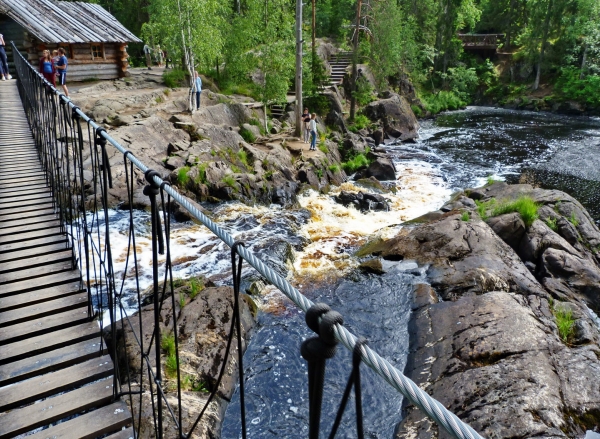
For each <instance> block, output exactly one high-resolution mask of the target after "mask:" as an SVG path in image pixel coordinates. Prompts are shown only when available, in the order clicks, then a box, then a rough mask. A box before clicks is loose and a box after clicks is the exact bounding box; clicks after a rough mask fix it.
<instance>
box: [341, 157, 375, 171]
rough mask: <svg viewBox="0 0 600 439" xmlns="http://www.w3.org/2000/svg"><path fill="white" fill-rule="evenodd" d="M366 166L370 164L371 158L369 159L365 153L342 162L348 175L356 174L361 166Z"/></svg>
mask: <svg viewBox="0 0 600 439" xmlns="http://www.w3.org/2000/svg"><path fill="white" fill-rule="evenodd" d="M366 166H369V159H367V157H366V156H365V155H364V154H358V155H357V156H355V157H354V158H352V159H351V160H348V161H347V162H345V163H342V168H344V171H346V173H347V174H348V175H350V174H354V173H355V172H356V171H358V170H359V169H360V168H364V167H366Z"/></svg>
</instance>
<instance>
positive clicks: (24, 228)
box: [0, 219, 60, 236]
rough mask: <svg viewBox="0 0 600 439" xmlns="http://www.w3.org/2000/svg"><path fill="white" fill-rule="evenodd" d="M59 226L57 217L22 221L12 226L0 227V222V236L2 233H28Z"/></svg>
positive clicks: (0, 225)
mask: <svg viewBox="0 0 600 439" xmlns="http://www.w3.org/2000/svg"><path fill="white" fill-rule="evenodd" d="M57 227H60V221H58V220H57V219H52V220H51V221H48V220H47V219H46V220H45V221H38V222H35V223H28V222H22V223H21V225H19V226H16V225H15V226H13V227H2V224H1V223H0V236H4V235H17V234H19V233H28V232H36V231H39V230H51V229H56V228H57Z"/></svg>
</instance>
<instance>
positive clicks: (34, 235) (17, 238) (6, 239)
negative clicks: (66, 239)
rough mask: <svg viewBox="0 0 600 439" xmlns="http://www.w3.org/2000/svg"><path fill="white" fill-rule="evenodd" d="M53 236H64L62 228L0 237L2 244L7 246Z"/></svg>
mask: <svg viewBox="0 0 600 439" xmlns="http://www.w3.org/2000/svg"><path fill="white" fill-rule="evenodd" d="M53 235H63V232H62V230H61V229H60V227H53V228H51V229H45V230H34V231H33V232H27V233H19V234H15V235H14V236H13V235H11V234H9V235H3V236H0V244H2V245H6V244H10V243H12V242H23V241H29V240H31V239H38V238H43V237H45V236H47V237H50V236H53Z"/></svg>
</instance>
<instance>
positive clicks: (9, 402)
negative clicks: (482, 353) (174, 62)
mask: <svg viewBox="0 0 600 439" xmlns="http://www.w3.org/2000/svg"><path fill="white" fill-rule="evenodd" d="M13 54H14V57H15V59H14V63H15V67H16V78H17V80H16V81H9V82H7V83H0V101H1V102H2V122H3V123H2V124H1V126H0V438H8V437H15V436H17V435H20V434H24V433H25V434H27V437H31V438H35V439H38V438H40V439H42V438H44V439H45V438H100V437H107V438H110V439H120V438H137V437H156V438H163V437H164V438H181V439H183V438H191V437H194V434H195V433H197V426H198V424H199V422H200V420H201V418H202V416H203V414H204V412H205V410H206V407H207V406H208V404H209V403H210V401H211V400H212V399H213V398H215V397H216V391H217V389H218V388H219V382H220V379H221V377H222V375H223V371H224V370H225V366H226V365H227V364H228V363H227V361H226V359H227V357H228V355H229V349H230V347H231V345H232V343H233V340H234V339H235V338H236V337H237V343H238V352H241V346H242V341H241V335H240V334H241V330H240V319H239V306H238V294H239V288H240V278H241V266H242V263H243V262H244V263H247V264H249V265H250V266H251V267H253V268H254V269H255V270H256V271H257V272H258V273H259V274H260V275H261V276H262V277H263V278H264V279H265V281H266V282H268V283H270V284H272V285H274V286H275V287H277V288H278V289H279V290H280V291H281V292H282V293H283V294H285V295H286V296H287V297H288V298H289V299H290V300H292V301H293V302H294V303H295V304H296V305H297V306H298V308H300V309H301V310H302V311H304V312H305V313H307V324H308V326H309V327H310V328H311V329H312V330H313V331H315V333H316V334H317V335H318V336H317V337H314V338H312V339H309V340H307V341H306V342H305V344H303V346H302V354H303V356H304V358H306V359H307V361H308V370H309V379H308V385H309V395H310V398H309V406H310V419H309V424H310V425H309V439H318V438H319V434H320V430H322V426H321V425H320V409H321V400H320V398H321V397H322V386H323V375H324V373H325V365H326V361H327V358H329V357H328V355H329V354H332V352H334V351H335V349H334V347H335V345H336V344H342V345H343V346H345V347H346V348H348V349H350V350H351V351H353V352H354V361H353V372H352V375H351V377H350V379H349V382H348V385H347V387H346V392H345V393H344V398H343V401H347V400H348V394H349V392H350V389H351V388H352V387H354V388H355V394H356V398H355V399H356V403H357V410H356V411H357V413H360V412H361V411H362V407H360V371H359V366H360V365H361V364H363V365H365V366H367V367H369V368H370V369H371V370H372V371H374V372H375V373H377V374H378V375H380V376H381V377H382V378H383V379H384V380H385V381H387V382H388V383H389V384H390V385H391V386H392V387H393V388H395V389H396V390H397V391H399V392H401V393H402V394H403V395H404V396H405V397H406V398H407V399H408V400H409V401H410V402H411V403H412V404H414V405H416V406H417V407H418V408H420V409H421V410H423V411H424V412H425V413H426V414H427V415H428V416H429V417H430V418H431V419H432V420H433V421H435V422H436V423H438V425H439V426H440V427H441V428H443V429H444V430H445V431H447V432H448V433H449V434H450V435H451V436H452V437H454V438H457V439H480V438H481V436H480V435H479V434H478V433H477V432H475V431H474V430H473V429H472V428H471V427H469V426H468V425H466V424H465V423H463V422H462V421H461V420H460V419H458V417H456V416H455V415H454V414H452V413H451V412H449V411H448V410H447V409H446V408H445V407H444V406H443V405H442V404H440V403H439V402H437V401H435V400H434V399H432V398H431V397H430V396H429V395H428V394H427V393H426V392H424V391H423V390H421V389H420V388H419V387H418V386H417V385H416V384H414V383H413V382H412V381H411V380H409V379H408V378H406V377H405V376H404V375H403V374H402V372H401V371H399V370H397V369H396V368H395V367H394V366H393V365H392V364H391V363H390V362H388V361H387V360H386V359H384V358H382V357H381V356H379V355H378V354H377V353H376V352H375V351H374V350H373V349H371V348H370V347H369V346H368V345H366V344H365V343H364V341H363V340H362V339H360V338H359V337H357V336H355V335H354V334H352V333H351V332H349V331H348V330H347V329H346V328H345V327H344V326H343V319H342V318H341V316H339V314H337V313H335V312H334V311H332V310H329V308H328V307H327V306H326V305H324V304H314V303H312V302H311V301H310V300H308V299H307V298H306V297H305V296H303V295H302V294H301V293H300V292H299V291H298V290H297V289H295V288H294V287H293V286H292V285H290V284H289V283H288V282H287V281H286V280H285V279H283V278H281V277H280V276H279V275H278V274H277V273H276V272H275V271H274V270H272V269H271V268H270V267H269V266H267V265H265V264H264V263H263V262H262V261H260V260H259V259H258V258H256V257H255V256H254V255H253V254H252V253H251V252H249V251H248V250H247V249H246V248H245V247H244V245H243V243H239V242H235V241H234V239H233V238H232V236H231V235H230V234H228V233H227V232H226V231H225V230H223V229H222V228H221V227H220V226H219V225H217V224H215V223H214V222H213V221H211V220H210V219H209V218H208V217H206V216H205V215H204V214H203V213H202V212H201V211H200V210H198V209H197V208H196V207H195V206H194V205H193V204H192V203H191V202H190V201H189V200H188V199H186V198H185V197H183V196H181V195H180V194H179V193H178V192H177V191H176V190H175V189H173V188H171V187H170V185H169V184H168V183H167V182H165V181H163V180H162V179H161V178H160V175H159V174H158V173H157V172H155V171H153V170H151V169H148V168H147V167H146V166H145V165H144V164H143V163H141V162H140V161H139V160H138V159H137V158H136V157H135V156H134V155H133V154H132V153H131V152H130V151H127V150H126V149H125V148H123V147H122V146H121V145H120V144H119V143H118V142H116V141H115V140H114V139H112V138H111V137H110V136H109V135H108V134H107V133H106V131H105V130H104V129H103V128H102V127H100V126H98V125H97V124H96V123H95V122H94V121H93V120H91V119H90V118H89V117H87V116H86V115H85V114H84V113H83V112H82V111H81V110H80V109H79V108H78V107H77V106H76V105H74V104H73V103H72V102H71V101H69V100H68V99H67V98H65V97H64V96H63V95H62V94H61V93H59V92H58V91H57V90H56V89H54V88H53V87H52V86H51V85H50V84H48V83H47V82H45V80H44V79H43V78H42V77H41V76H40V75H39V73H37V72H36V71H35V70H34V69H33V67H32V66H31V65H29V64H28V63H27V61H25V59H24V58H23V57H22V56H20V54H19V52H18V50H17V49H16V47H14V45H13ZM107 148H116V149H117V150H118V151H119V152H120V153H122V154H123V157H124V162H125V163H124V168H125V176H126V180H127V188H128V196H129V197H130V201H131V200H133V196H134V190H135V183H134V179H135V178H136V177H135V176H134V170H137V172H141V173H143V174H144V176H145V179H146V181H147V185H146V187H145V188H144V194H145V195H146V196H148V197H149V198H150V205H151V209H150V210H151V234H152V246H151V247H152V249H151V251H152V256H153V258H152V259H153V262H152V263H153V265H152V274H153V294H152V301H153V303H152V305H153V314H154V316H153V317H154V318H153V319H150V320H151V321H145V322H144V321H143V319H142V318H141V317H139V320H136V319H137V317H128V316H127V315H126V313H125V312H124V311H125V305H124V303H123V299H124V296H123V288H124V281H125V277H126V276H133V277H135V276H137V272H138V263H139V261H138V254H137V253H136V252H138V251H139V250H138V249H137V247H136V236H138V234H139V231H137V230H136V228H135V224H134V221H133V207H130V208H129V215H130V222H129V236H128V239H129V244H130V245H129V248H128V253H127V262H126V269H125V270H124V272H123V273H124V274H123V275H122V277H120V275H116V274H115V273H114V268H113V265H112V254H111V245H110V233H109V227H110V215H109V212H108V202H107V198H108V197H107V195H108V189H109V188H110V186H111V184H112V178H111V169H110V163H109V161H108V157H109V155H108V153H107ZM84 171H85V175H84ZM171 203H177V204H179V205H180V207H181V208H182V209H185V210H187V211H188V212H189V213H190V215H191V216H192V217H194V218H195V219H196V220H198V221H200V222H201V223H202V224H203V225H205V226H206V227H207V228H208V229H210V230H211V232H212V233H214V234H215V235H216V236H217V237H218V238H220V239H221V240H222V241H223V242H225V243H226V244H227V245H228V246H229V247H230V248H231V251H232V253H231V258H232V278H233V292H234V297H233V299H232V300H233V311H234V316H233V318H232V321H231V329H230V331H229V339H228V345H227V349H226V353H225V359H224V360H223V362H222V366H221V372H220V375H219V379H218V381H217V383H216V385H215V386H214V387H215V389H214V390H213V391H212V393H211V394H210V396H209V397H208V401H207V403H206V405H205V406H204V409H203V410H202V411H201V412H200V414H199V416H198V417H197V418H196V419H195V420H193V421H192V422H191V423H190V422H187V423H184V422H183V420H182V410H183V409H182V398H181V394H182V387H181V374H180V370H179V366H180V363H179V351H178V336H177V335H178V328H177V323H176V319H173V318H171V319H170V322H171V323H170V324H171V326H172V327H171V328H169V330H170V331H171V333H172V334H174V344H175V360H176V366H177V373H176V376H177V380H176V381H177V390H176V394H177V398H176V401H174V400H173V399H168V398H166V396H165V394H166V391H165V387H164V383H163V370H162V369H163V367H164V366H163V364H164V359H163V358H161V349H160V347H159V346H158V345H159V344H160V340H161V327H162V325H163V324H164V322H162V321H161V315H160V313H161V311H162V310H163V305H164V303H165V301H173V303H172V309H173V310H174V309H175V303H174V301H175V295H174V294H173V278H172V273H171V259H170V257H171V256H170V246H169V242H170V216H169V214H168V208H167V206H170V205H171ZM133 205H134V203H132V202H130V203H129V206H133ZM159 254H164V255H165V258H164V263H162V264H163V266H162V267H161V268H162V272H164V273H165V274H164V277H162V278H159V258H158V255H159ZM133 293H134V296H136V297H137V303H138V305H139V304H140V303H141V297H140V293H141V292H140V288H139V283H138V287H137V290H136V291H134V292H133ZM169 293H170V294H169ZM106 315H108V320H109V321H110V325H107V326H105V325H104V320H105V318H103V316H106ZM121 316H124V317H123V318H121ZM236 316H237V317H236ZM143 325H150V330H149V331H148V332H145V333H150V334H151V337H150V340H149V341H148V340H146V339H145V338H144V336H143V335H142V334H144V329H143ZM125 327H127V328H129V329H131V332H132V333H133V339H132V340H129V343H131V344H132V345H135V346H137V349H138V351H139V353H140V354H139V359H136V361H137V368H136V369H134V368H133V367H131V366H132V364H130V363H129V360H128V359H127V356H125V359H123V358H121V357H120V356H119V355H117V347H116V344H117V343H116V342H115V340H117V328H120V329H121V331H122V332H121V333H122V334H125V332H126V331H124V328H125ZM163 330H164V328H163ZM106 334H108V335H109V339H110V340H112V341H113V342H112V343H111V344H110V345H107V344H105V341H104V338H103V336H104V335H106ZM323 346H324V347H325V348H324V349H323ZM317 351H319V352H320V351H323V352H327V353H326V354H318V352H317ZM237 360H238V364H239V368H240V386H239V391H240V402H241V404H240V406H241V414H240V419H241V422H240V425H241V436H242V437H243V438H245V437H246V431H245V412H244V404H243V402H244V385H243V384H244V377H243V363H242V355H241V354H240V356H239V358H238V359H237ZM140 365H141V367H140ZM143 398H146V400H147V401H149V403H148V405H147V406H146V407H150V409H149V411H150V413H151V418H152V425H151V426H150V427H146V431H145V432H144V433H142V430H143V427H142V425H141V412H142V399H143ZM344 406H345V403H342V404H341V405H340V410H339V411H338V417H341V413H343V409H344ZM336 424H339V423H338V420H337V419H336V422H334V428H335V425H336ZM148 428H149V430H150V431H148ZM334 435H335V433H334V432H332V433H331V436H330V437H333V436H334ZM357 437H359V438H362V437H363V434H362V423H361V422H359V420H358V419H357Z"/></svg>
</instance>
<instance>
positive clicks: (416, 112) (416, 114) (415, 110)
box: [410, 105, 423, 117]
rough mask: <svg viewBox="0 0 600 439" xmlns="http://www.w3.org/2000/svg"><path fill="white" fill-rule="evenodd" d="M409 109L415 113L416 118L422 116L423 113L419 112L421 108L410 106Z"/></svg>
mask: <svg viewBox="0 0 600 439" xmlns="http://www.w3.org/2000/svg"><path fill="white" fill-rule="evenodd" d="M410 108H411V110H412V111H413V113H415V116H416V117H421V116H423V111H422V110H421V107H419V106H418V105H411V106H410Z"/></svg>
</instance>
